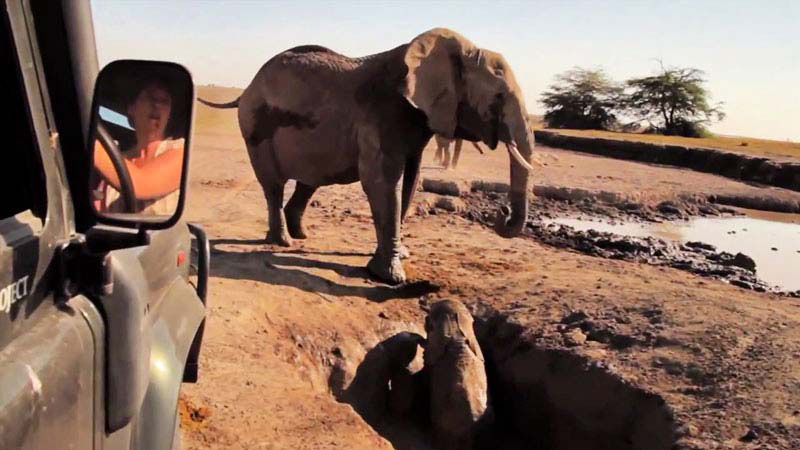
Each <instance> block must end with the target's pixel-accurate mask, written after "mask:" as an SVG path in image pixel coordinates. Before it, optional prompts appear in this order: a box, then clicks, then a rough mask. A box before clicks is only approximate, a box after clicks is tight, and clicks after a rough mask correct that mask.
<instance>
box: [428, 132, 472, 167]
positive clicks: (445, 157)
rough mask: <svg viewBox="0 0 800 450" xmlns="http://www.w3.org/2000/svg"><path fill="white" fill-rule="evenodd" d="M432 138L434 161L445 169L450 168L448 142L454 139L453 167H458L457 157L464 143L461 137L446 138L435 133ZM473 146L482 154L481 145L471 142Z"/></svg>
mask: <svg viewBox="0 0 800 450" xmlns="http://www.w3.org/2000/svg"><path fill="white" fill-rule="evenodd" d="M434 139H435V140H436V156H435V157H434V161H436V162H437V163H439V164H441V165H442V167H444V168H445V169H449V168H450V144H451V143H452V142H453V141H455V142H456V146H455V149H454V150H453V160H452V161H453V169H455V168H456V167H458V158H459V157H460V156H461V146H462V145H463V144H464V140H463V139H448V138H446V137H444V136H440V135H438V134H437V135H435V136H434ZM470 144H472V146H473V147H475V148H476V149H477V150H478V152H480V154H481V155H482V154H483V150H481V146H480V145H478V143H477V142H471V141H470Z"/></svg>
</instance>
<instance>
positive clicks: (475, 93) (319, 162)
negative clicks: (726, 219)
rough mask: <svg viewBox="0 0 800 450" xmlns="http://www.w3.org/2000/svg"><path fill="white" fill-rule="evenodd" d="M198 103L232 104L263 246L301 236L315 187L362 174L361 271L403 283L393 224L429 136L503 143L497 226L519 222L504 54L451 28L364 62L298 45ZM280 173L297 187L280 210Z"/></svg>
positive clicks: (505, 231) (508, 227)
mask: <svg viewBox="0 0 800 450" xmlns="http://www.w3.org/2000/svg"><path fill="white" fill-rule="evenodd" d="M201 101H202V102H203V103H205V104H206V105H209V106H213V107H218V108H235V107H238V108H239V111H238V113H239V127H240V129H241V132H242V136H243V137H244V140H245V143H246V145H247V151H248V153H249V155H250V161H251V163H252V165H253V168H254V169H255V173H256V177H257V179H258V181H259V183H260V184H261V187H262V188H263V190H264V196H265V197H266V200H267V205H268V207H269V231H268V232H267V241H268V242H270V243H274V244H279V245H284V246H289V245H291V242H292V238H296V239H303V238H305V237H306V231H305V229H304V227H303V213H304V211H305V208H306V205H307V204H308V202H309V200H310V199H311V196H312V195H313V194H314V191H315V190H316V189H317V188H318V187H319V186H325V185H330V184H346V183H353V182H355V181H358V180H360V181H361V184H362V186H363V189H364V191H365V192H366V194H367V198H368V200H369V204H370V208H371V210H372V216H373V221H374V223H375V230H376V233H377V238H378V246H377V249H376V250H375V254H374V255H373V257H372V259H370V261H369V264H368V265H367V268H368V270H369V271H370V272H371V273H372V274H373V275H375V276H376V277H378V278H380V279H382V280H385V281H387V282H389V283H392V284H397V283H402V282H404V281H405V278H406V277H405V272H404V271H403V266H402V265H401V263H400V254H401V252H402V251H403V250H404V247H403V246H402V244H401V242H400V223H401V220H402V218H403V217H405V214H406V211H407V210H408V207H409V204H410V203H411V200H412V197H413V195H414V192H415V191H416V187H417V183H418V180H419V168H420V160H421V158H422V151H423V148H424V147H425V144H426V143H427V142H428V141H429V140H430V138H431V136H432V135H433V134H434V133H437V134H440V135H442V136H445V137H450V138H453V137H454V138H461V139H467V140H470V141H483V142H484V143H485V144H486V145H487V146H489V147H490V148H492V149H494V148H496V147H497V143H498V142H500V141H502V142H506V143H508V144H509V150H510V152H511V154H512V155H513V158H512V162H511V190H510V193H509V196H510V203H511V212H510V214H509V215H506V214H504V213H499V214H498V218H497V222H496V226H495V228H496V230H497V232H498V234H500V235H501V236H504V237H514V236H517V235H518V234H519V233H520V232H521V231H522V228H523V226H524V224H525V219H526V216H527V210H528V185H529V178H530V176H529V170H530V169H531V167H530V158H531V152H532V149H533V133H532V131H531V128H530V126H529V124H528V120H527V117H528V113H527V111H526V109H525V104H524V101H523V97H522V92H521V91H520V88H519V85H518V84H517V81H516V80H515V79H514V75H513V73H512V71H511V68H510V67H509V66H508V63H507V62H506V61H505V59H504V58H503V56H502V55H500V54H498V53H495V52H492V51H489V50H483V49H480V48H478V47H476V46H475V45H474V44H473V43H472V42H470V41H469V40H467V39H466V38H464V37H463V36H461V35H459V34H458V33H456V32H454V31H451V30H448V29H444V28H436V29H433V30H430V31H427V32H425V33H423V34H421V35H419V36H417V37H416V38H414V39H413V40H412V41H411V42H410V43H408V44H404V45H401V46H399V47H397V48H395V49H392V50H389V51H387V52H383V53H379V54H375V55H371V56H367V57H363V58H349V57H347V56H343V55H340V54H338V53H336V52H334V51H332V50H329V49H327V48H325V47H320V46H316V45H306V46H301V47H295V48H293V49H290V50H287V51H285V52H282V53H280V54H278V55H276V56H275V57H273V58H272V59H270V60H269V61H267V63H266V64H264V65H263V66H262V67H261V69H260V70H259V71H258V73H257V74H256V76H255V78H254V79H253V81H252V82H251V83H250V85H249V86H248V87H247V89H245V91H244V92H243V93H242V95H241V96H240V97H239V98H238V99H237V100H234V101H232V102H229V103H223V104H218V103H211V102H208V101H203V100H201ZM289 179H294V180H297V184H296V188H295V192H294V194H293V195H292V198H291V199H290V200H289V202H288V203H287V204H286V206H285V207H283V188H284V184H285V183H286V181H287V180H289ZM401 180H402V189H400V183H401ZM401 191H402V192H401Z"/></svg>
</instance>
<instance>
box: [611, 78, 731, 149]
mask: <svg viewBox="0 0 800 450" xmlns="http://www.w3.org/2000/svg"><path fill="white" fill-rule="evenodd" d="M704 75H705V74H704V73H703V71H701V70H699V69H695V68H691V67H687V68H674V67H673V68H665V67H664V66H663V64H662V65H661V73H659V74H657V75H653V76H649V77H643V78H632V79H630V80H628V81H627V82H626V85H627V86H628V87H629V88H630V89H632V92H630V93H629V94H628V95H627V96H626V98H625V102H624V103H625V106H626V107H627V109H628V110H629V113H630V114H632V115H634V116H636V117H637V118H638V119H640V120H646V121H648V122H649V123H650V127H651V129H653V130H654V131H656V132H659V133H663V134H666V135H679V136H687V137H700V136H702V135H704V134H706V130H705V127H704V125H705V124H707V123H709V122H711V121H713V120H722V119H724V118H725V113H724V112H723V111H722V109H721V106H722V104H721V103H718V104H717V105H715V106H711V105H710V104H709V97H710V95H709V93H708V91H707V90H706V89H705V88H704V87H703V84H704V83H705V82H706V80H705V78H704Z"/></svg>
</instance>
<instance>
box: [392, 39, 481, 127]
mask: <svg viewBox="0 0 800 450" xmlns="http://www.w3.org/2000/svg"><path fill="white" fill-rule="evenodd" d="M477 52H478V49H477V48H476V47H475V45H474V44H472V43H471V42H470V41H468V40H467V39H466V38H464V37H463V36H461V35H459V34H458V33H456V32H454V31H451V30H448V29H445V28H434V29H433V30H430V31H427V32H425V33H422V34H421V35H419V36H417V37H416V38H414V40H412V41H411V43H410V44H409V45H408V49H407V50H406V53H405V56H404V62H405V64H406V66H407V67H408V73H407V74H406V79H405V87H404V92H403V95H404V96H405V98H406V99H407V100H408V101H409V102H410V103H411V104H412V105H414V107H416V108H418V109H420V110H422V112H424V113H425V115H426V116H427V117H428V127H430V129H431V130H432V131H433V132H434V133H437V134H440V135H442V136H445V137H448V138H452V137H453V134H454V133H455V129H456V112H457V109H458V101H459V93H460V91H461V90H462V89H463V88H462V86H461V85H460V83H461V81H460V80H461V71H462V67H463V60H464V58H465V57H466V56H467V55H474V54H477Z"/></svg>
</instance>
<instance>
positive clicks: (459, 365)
mask: <svg viewBox="0 0 800 450" xmlns="http://www.w3.org/2000/svg"><path fill="white" fill-rule="evenodd" d="M425 331H426V332H427V334H428V339H427V343H426V346H425V355H424V359H425V371H426V372H427V373H428V377H429V381H430V418H431V424H432V426H433V437H434V443H435V445H436V448H439V449H454V450H455V449H464V450H466V449H471V448H472V445H473V441H474V439H475V436H476V433H477V431H478V430H479V428H482V427H483V426H485V425H487V424H488V423H489V422H490V421H491V420H492V413H491V410H490V408H489V392H488V384H487V381H486V369H485V367H484V359H483V353H482V352H481V348H480V347H479V346H478V340H477V339H476V338H475V333H474V331H473V330H472V315H471V314H470V313H469V311H468V310H467V308H466V307H465V306H464V305H463V304H461V303H460V302H457V301H453V300H442V301H440V302H437V303H435V304H434V305H433V306H432V307H431V310H430V313H428V317H427V318H426V319H425Z"/></svg>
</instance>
